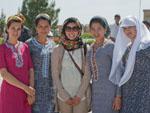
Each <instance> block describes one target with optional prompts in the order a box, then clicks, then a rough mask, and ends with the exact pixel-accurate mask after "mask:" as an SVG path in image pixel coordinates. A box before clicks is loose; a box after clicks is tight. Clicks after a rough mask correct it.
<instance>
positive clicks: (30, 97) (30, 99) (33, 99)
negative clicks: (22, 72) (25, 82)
mask: <svg viewBox="0 0 150 113" xmlns="http://www.w3.org/2000/svg"><path fill="white" fill-rule="evenodd" d="M29 76H30V79H29V85H30V87H32V88H34V70H33V68H31V69H30V70H29ZM27 100H28V103H29V105H32V104H33V103H34V102H35V96H30V95H28V96H27Z"/></svg>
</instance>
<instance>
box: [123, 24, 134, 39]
mask: <svg viewBox="0 0 150 113" xmlns="http://www.w3.org/2000/svg"><path fill="white" fill-rule="evenodd" d="M123 31H124V33H125V35H126V36H127V37H128V38H130V39H131V40H134V39H135V38H136V34H137V30H136V27H135V26H129V27H123Z"/></svg>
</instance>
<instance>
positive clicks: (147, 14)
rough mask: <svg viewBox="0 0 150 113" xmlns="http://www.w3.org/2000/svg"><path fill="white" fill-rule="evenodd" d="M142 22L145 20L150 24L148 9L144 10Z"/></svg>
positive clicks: (149, 11) (149, 10)
mask: <svg viewBox="0 0 150 113" xmlns="http://www.w3.org/2000/svg"><path fill="white" fill-rule="evenodd" d="M143 12H144V20H147V21H149V22H150V9H144V10H143Z"/></svg>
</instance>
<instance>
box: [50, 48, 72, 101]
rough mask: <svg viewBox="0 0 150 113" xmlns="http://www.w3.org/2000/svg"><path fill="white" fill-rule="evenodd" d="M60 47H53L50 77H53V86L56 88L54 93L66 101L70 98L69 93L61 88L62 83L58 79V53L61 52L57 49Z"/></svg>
mask: <svg viewBox="0 0 150 113" xmlns="http://www.w3.org/2000/svg"><path fill="white" fill-rule="evenodd" d="M59 49H61V48H54V50H53V52H52V57H51V63H52V64H51V66H52V78H53V83H54V87H55V88H56V93H57V94H59V96H60V97H61V99H62V100H63V101H66V100H68V99H69V98H70V95H69V94H68V93H67V91H66V90H65V89H64V88H63V85H62V83H61V80H60V73H61V72H60V71H61V60H62V59H61V58H60V54H61V52H60V51H59ZM62 54H63V52H62Z"/></svg>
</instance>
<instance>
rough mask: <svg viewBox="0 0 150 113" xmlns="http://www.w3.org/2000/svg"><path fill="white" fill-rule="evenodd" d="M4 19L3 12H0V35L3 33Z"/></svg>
mask: <svg viewBox="0 0 150 113" xmlns="http://www.w3.org/2000/svg"><path fill="white" fill-rule="evenodd" d="M5 19H6V16H5V14H4V12H3V10H1V16H0V34H1V35H2V34H3V33H4V27H5V24H6V23H5Z"/></svg>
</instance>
